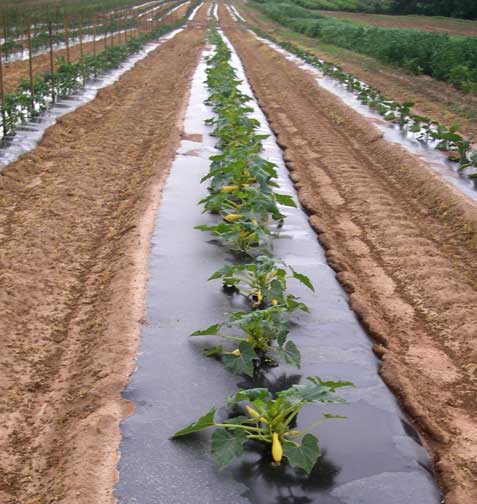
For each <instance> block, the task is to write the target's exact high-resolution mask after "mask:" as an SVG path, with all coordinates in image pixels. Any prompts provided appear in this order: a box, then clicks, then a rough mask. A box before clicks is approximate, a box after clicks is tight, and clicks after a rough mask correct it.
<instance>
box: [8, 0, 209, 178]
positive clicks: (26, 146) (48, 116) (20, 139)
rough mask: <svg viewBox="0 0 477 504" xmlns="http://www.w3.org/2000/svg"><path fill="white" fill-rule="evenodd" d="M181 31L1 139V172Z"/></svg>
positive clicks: (166, 37)
mask: <svg viewBox="0 0 477 504" xmlns="http://www.w3.org/2000/svg"><path fill="white" fill-rule="evenodd" d="M201 5H202V4H200V5H198V6H197V8H196V9H195V10H194V11H193V12H192V13H191V15H190V16H189V18H188V20H189V21H190V20H192V19H193V18H194V16H195V14H196V13H197V10H198V9H199V8H200V7H201ZM182 30H184V27H181V28H178V29H176V30H174V31H172V32H170V33H168V34H166V35H164V36H163V37H161V38H159V39H158V41H157V42H151V43H148V44H146V45H145V46H144V47H143V49H142V50H141V51H139V52H138V53H136V54H134V55H132V56H131V57H130V58H128V59H127V60H126V61H125V62H123V63H122V64H121V65H120V66H119V67H118V68H116V69H114V70H112V71H110V72H107V73H104V74H102V75H101V76H99V77H98V78H97V79H91V80H89V81H87V82H86V85H85V86H84V87H82V88H81V89H80V90H79V91H78V92H77V93H76V94H74V95H71V96H69V97H67V98H64V99H61V100H58V101H57V102H56V103H55V104H54V105H53V106H52V107H50V108H49V109H48V110H46V111H45V112H43V113H42V114H41V116H39V117H38V118H35V119H32V120H31V121H28V122H26V123H25V124H23V125H20V126H18V128H17V133H16V135H13V136H9V137H4V138H2V140H0V170H1V169H2V168H5V166H7V165H9V164H10V163H13V162H14V161H16V160H17V159H18V158H19V157H20V156H21V155H22V154H25V153H26V152H28V151H30V150H32V149H34V148H35V147H36V146H37V145H38V143H39V142H40V140H41V138H42V137H43V134H44V132H45V130H46V129H47V128H48V127H50V126H51V125H53V124H55V123H56V121H57V119H58V117H60V116H62V115H64V114H67V113H69V112H73V111H74V110H76V109H77V108H78V107H80V106H81V105H84V104H85V103H88V102H89V101H91V100H93V99H94V98H95V97H96V94H97V93H98V91H99V90H100V89H102V88H104V87H106V86H109V85H110V84H113V83H114V82H116V81H117V80H118V79H119V78H120V77H121V75H123V74H124V73H126V72H128V71H129V70H131V69H132V68H133V67H134V66H135V65H136V63H137V62H138V61H141V60H142V59H144V58H145V57H146V56H147V55H148V54H149V53H150V52H151V51H153V50H154V49H156V48H157V47H159V46H160V45H161V44H163V43H164V42H165V41H167V40H170V39H171V38H173V37H175V36H176V35H177V34H178V33H180V32H181V31H182Z"/></svg>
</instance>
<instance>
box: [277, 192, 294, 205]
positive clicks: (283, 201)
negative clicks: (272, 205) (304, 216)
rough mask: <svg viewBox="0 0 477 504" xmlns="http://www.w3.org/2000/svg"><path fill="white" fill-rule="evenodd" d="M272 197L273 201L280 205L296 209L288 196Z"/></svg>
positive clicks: (278, 195)
mask: <svg viewBox="0 0 477 504" xmlns="http://www.w3.org/2000/svg"><path fill="white" fill-rule="evenodd" d="M274 196H275V200H276V201H277V203H279V204H280V205H284V206H288V207H293V208H296V203H295V201H294V200H293V197H292V196H289V195H288V194H278V193H274Z"/></svg>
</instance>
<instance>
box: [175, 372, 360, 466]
mask: <svg viewBox="0 0 477 504" xmlns="http://www.w3.org/2000/svg"><path fill="white" fill-rule="evenodd" d="M349 386H353V383H351V382H349V381H323V380H322V379H321V378H319V377H317V376H315V377H308V378H307V379H306V382H305V383H303V384H301V385H293V386H291V387H290V388H289V389H287V390H284V391H282V392H278V393H277V394H276V395H275V396H273V395H272V393H271V392H270V391H269V390H268V389H266V388H255V389H247V390H241V391H240V392H237V393H236V394H234V395H233V396H231V397H229V398H228V399H227V401H226V403H227V406H228V407H229V411H230V412H231V413H232V414H233V413H234V412H236V411H237V409H238V410H239V414H238V415H235V416H232V417H231V418H228V419H226V420H224V421H217V420H216V416H217V415H216V413H217V409H216V408H215V407H214V408H212V409H210V410H209V411H208V412H207V413H206V414H205V415H203V416H201V417H200V418H199V419H198V420H196V421H195V422H193V423H191V424H190V425H188V426H187V427H185V428H183V429H181V430H179V431H177V432H176V433H175V434H173V435H172V437H171V439H177V438H180V437H183V436H187V435H189V434H192V433H194V432H199V431H202V430H205V429H209V428H213V429H214V432H213V433H212V438H211V454H212V458H213V459H214V461H215V463H216V464H217V466H218V467H219V469H223V468H225V467H227V466H228V465H229V464H230V463H231V462H232V461H233V460H234V459H235V458H237V457H240V456H241V455H243V453H244V450H245V447H246V445H247V443H250V442H255V443H261V444H265V445H268V446H269V457H270V461H271V463H273V464H275V465H280V464H281V463H284V462H287V463H289V464H290V465H292V466H293V467H297V468H300V469H303V470H304V471H305V473H307V474H310V472H311V471H312V469H313V467H314V465H315V464H316V462H317V460H318V458H319V457H320V448H319V442H318V438H317V437H316V436H315V435H314V434H312V433H311V432H312V431H313V430H314V429H315V428H316V427H318V426H319V425H320V424H321V423H323V422H324V421H326V420H330V419H333V418H337V419H341V418H345V417H343V416H341V415H334V414H330V413H324V414H323V415H322V417H321V419H320V420H318V421H317V422H315V423H313V424H312V425H309V426H308V427H305V428H304V429H302V430H298V429H297V428H296V421H297V416H298V414H299V413H300V411H301V410H302V409H303V408H304V407H305V406H306V405H309V404H318V403H328V404H329V403H344V402H345V401H344V400H343V399H341V398H340V397H338V396H337V395H336V394H335V391H336V390H337V389H338V388H342V387H349Z"/></svg>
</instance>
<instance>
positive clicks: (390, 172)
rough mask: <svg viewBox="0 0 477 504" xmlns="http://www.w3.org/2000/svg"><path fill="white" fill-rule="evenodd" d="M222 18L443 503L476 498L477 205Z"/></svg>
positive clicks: (464, 503) (224, 15)
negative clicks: (423, 448)
mask: <svg viewBox="0 0 477 504" xmlns="http://www.w3.org/2000/svg"><path fill="white" fill-rule="evenodd" d="M220 19H221V20H222V21H221V23H222V25H223V26H225V27H226V34H227V35H228V36H229V37H230V39H231V41H232V43H233V44H234V45H235V48H236V49H237V51H238V53H239V56H240V58H241V59H242V62H243V63H244V65H245V70H246V72H247V76H248V78H249V80H250V83H251V85H252V88H253V90H254V93H255V95H256V97H257V98H258V100H259V103H260V105H261V107H262V108H263V109H264V111H265V113H266V114H267V116H268V119H269V120H270V122H271V126H272V128H273V130H274V132H275V133H276V134H277V136H278V141H279V143H280V145H281V146H282V148H283V149H284V150H285V160H286V162H287V166H288V168H289V170H290V171H291V178H292V179H293V181H294V182H295V184H296V187H297V190H298V195H299V198H300V201H301V202H302V204H303V205H304V207H305V208H306V209H307V211H308V212H309V213H310V223H311V225H312V226H313V228H314V229H315V230H316V232H317V233H318V236H319V239H320V241H321V243H322V244H323V246H324V247H325V249H326V250H327V257H328V260H329V262H330V264H331V265H332V267H333V268H334V269H335V270H336V272H337V277H338V279H339V280H340V282H341V283H342V285H343V286H344V288H345V289H346V290H347V292H348V293H349V294H350V303H351V306H352V308H353V309H354V310H355V311H356V312H357V314H358V315H359V317H360V318H361V320H362V321H363V323H364V325H365V326H366V328H367V329H368V331H369V333H370V334H371V335H372V336H373V337H374V338H375V340H376V342H377V343H376V345H375V351H376V353H377V354H378V355H379V356H380V357H381V358H382V365H381V374H382V376H383V378H384V380H385V381H386V383H387V384H388V385H389V386H390V387H391V388H392V389H393V391H394V392H395V393H396V395H397V397H398V398H399V399H400V400H401V403H402V404H403V406H404V408H405V410H406V411H407V412H408V413H409V415H410V417H411V418H412V420H413V421H414V423H415V425H416V428H417V429H418V431H419V432H420V434H421V436H422V439H423V440H424V442H425V444H426V445H427V447H428V448H429V450H430V452H431V453H432V455H433V457H434V463H435V469H436V472H437V475H438V477H439V481H440V484H441V486H442V489H443V491H444V493H445V495H446V503H447V504H475V502H477V486H476V482H477V420H476V418H477V402H476V400H475V398H476V397H477V395H476V394H477V341H476V328H477V311H476V310H475V299H476V294H477V272H476V270H475V257H476V255H475V254H476V251H477V206H476V205H475V204H474V203H473V202H471V201H470V200H467V199H465V198H464V197H463V196H461V195H460V194H459V193H458V192H457V191H456V190H455V189H454V188H453V187H451V186H450V185H447V184H446V183H445V182H444V181H443V180H442V179H440V178H439V177H438V176H437V175H435V174H434V173H433V172H432V171H431V170H430V169H429V168H427V167H426V166H425V165H424V164H423V163H421V162H420V161H419V160H418V159H416V158H414V157H413V156H411V155H410V154H408V153H407V152H405V151H404V150H403V149H401V148H400V147H399V146H395V145H393V144H389V143H387V142H386V141H384V140H383V139H382V135H381V134H380V133H379V132H378V131H377V130H376V129H375V128H374V127H373V126H372V125H371V124H370V123H369V122H368V121H367V120H366V119H364V118H363V117H361V116H360V115H359V114H357V113H355V112H354V111H353V110H351V109H349V108H348V107H346V106H345V105H344V104H343V103H342V102H341V101H340V100H339V99H338V98H337V97H335V96H333V95H332V94H330V93H328V92H327V91H325V90H323V89H321V88H320V87H319V86H317V85H316V82H315V80H314V78H313V77H312V76H311V75H310V74H309V73H307V72H306V71H304V70H301V69H299V68H298V67H297V66H296V65H295V64H294V63H292V62H290V61H288V60H287V59H286V58H285V57H283V56H282V55H280V54H279V53H277V52H276V51H274V50H273V49H270V48H269V47H268V46H266V45H265V44H262V43H261V42H259V41H257V39H256V38H255V37H254V36H253V35H251V34H250V33H248V32H245V31H243V29H241V28H238V24H237V23H234V22H233V21H232V20H231V17H230V15H228V13H227V12H226V11H225V8H224V7H222V6H221V10H220Z"/></svg>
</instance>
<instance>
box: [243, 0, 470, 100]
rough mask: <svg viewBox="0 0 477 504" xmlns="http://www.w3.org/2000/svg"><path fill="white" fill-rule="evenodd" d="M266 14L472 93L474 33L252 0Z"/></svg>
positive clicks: (307, 31) (300, 29)
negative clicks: (361, 20)
mask: <svg viewBox="0 0 477 504" xmlns="http://www.w3.org/2000/svg"><path fill="white" fill-rule="evenodd" d="M250 4H251V5H252V6H253V7H255V8H256V9H258V10H260V11H261V12H263V13H264V14H266V15H267V16H268V17H270V18H271V19H273V20H275V21H277V22H279V23H280V24H282V25H284V26H287V27H290V28H291V29H293V30H295V31H297V32H299V33H303V34H305V35H307V36H309V37H315V38H319V39H320V40H322V41H323V42H326V43H329V44H334V45H337V46H339V47H344V48H346V49H350V50H352V51H356V52H359V53H362V54H366V55H368V56H372V57H374V58H376V59H377V60H379V61H382V62H384V63H387V64H391V65H396V66H398V67H401V68H405V69H406V70H409V71H411V72H413V73H416V74H426V75H430V76H431V77H434V78H436V79H439V80H444V81H447V82H450V83H451V84H453V85H455V86H457V87H459V88H460V89H462V90H463V91H465V92H469V93H477V38H475V37H459V38H456V37H450V36H449V35H448V34H446V33H433V32H427V31H424V30H415V29H405V28H383V27H379V26H371V25H362V24H358V23H353V22H350V21H341V20H338V19H335V18H330V17H327V16H322V15H320V14H319V13H317V12H314V11H312V10H308V9H304V8H302V7H299V6H297V5H294V4H292V3H288V2H284V1H282V0H279V2H274V1H257V0H255V1H252V2H250Z"/></svg>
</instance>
